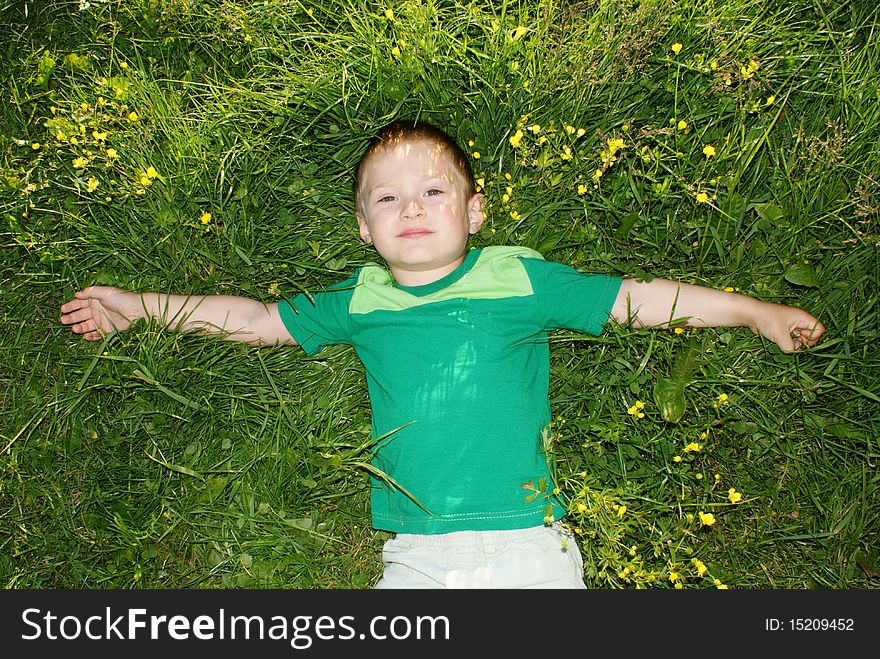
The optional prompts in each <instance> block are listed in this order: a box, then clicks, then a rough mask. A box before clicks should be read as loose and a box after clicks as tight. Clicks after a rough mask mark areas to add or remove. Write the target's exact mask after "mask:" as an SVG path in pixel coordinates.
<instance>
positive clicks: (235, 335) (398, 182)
mask: <svg viewBox="0 0 880 659" xmlns="http://www.w3.org/2000/svg"><path fill="white" fill-rule="evenodd" d="M355 191H356V198H357V222H358V226H359V228H360V235H361V238H362V239H363V240H364V241H365V242H367V243H372V245H373V246H374V247H375V248H376V251H377V252H378V253H379V255H380V256H381V257H382V258H383V259H384V261H385V265H386V266H387V267H380V266H378V265H368V266H365V267H363V268H360V269H358V270H357V271H356V272H355V273H354V275H353V276H352V277H350V278H349V279H347V280H345V281H343V282H340V283H339V284H336V285H334V286H331V287H329V288H327V289H326V290H324V291H318V292H313V293H312V294H311V295H308V296H306V295H298V296H296V297H295V298H293V299H291V300H284V301H282V302H280V303H277V304H264V303H262V302H258V301H255V300H251V299H247V298H239V297H227V296H206V297H192V296H180V295H165V294H160V293H134V292H127V291H123V290H120V289H117V288H111V287H98V286H93V287H89V288H86V289H85V290H83V291H80V292H78V293H76V295H75V298H74V299H73V300H71V301H69V302H67V303H66V304H64V305H63V306H62V307H61V312H62V314H63V315H62V317H61V322H62V323H64V324H68V325H71V326H72V330H73V331H74V332H75V333H77V334H81V335H82V336H83V338H85V339H87V340H96V339H99V338H101V337H102V336H103V335H105V334H107V333H109V332H113V331H122V330H125V329H127V328H128V327H129V326H130V325H131V324H132V323H133V322H135V321H137V320H138V319H141V318H152V319H157V320H159V321H160V322H161V323H163V324H165V325H166V326H167V327H168V328H169V329H173V330H193V331H198V332H202V333H207V334H219V335H221V336H222V337H223V338H226V339H231V340H234V341H243V342H247V343H251V344H255V345H276V344H288V345H299V346H300V347H301V348H302V349H303V350H304V351H305V352H306V353H308V354H309V355H312V354H315V353H317V352H319V351H320V350H321V349H322V348H324V347H325V346H327V345H330V344H334V343H345V344H350V345H352V346H354V349H355V350H356V352H357V354H358V356H359V358H360V359H361V361H362V362H363V364H364V367H365V371H366V377H367V384H368V391H369V395H370V403H371V408H372V413H373V419H372V431H373V433H374V435H373V436H374V437H384V439H383V440H382V442H380V444H379V446H378V447H377V449H376V452H375V456H374V463H375V465H376V467H377V468H378V469H381V470H382V471H384V472H385V473H386V474H388V476H390V477H391V479H393V481H394V482H395V483H397V484H398V486H399V487H395V486H392V485H389V484H388V483H385V482H379V481H376V480H374V482H373V490H372V495H371V509H372V518H373V519H372V521H373V526H374V527H375V528H377V529H383V530H387V531H391V532H394V533H395V534H396V536H395V537H393V538H391V539H390V540H388V541H387V542H386V544H385V547H384V549H383V561H384V563H385V571H384V574H383V577H382V579H381V580H380V581H379V583H378V584H377V586H376V587H378V588H404V587H410V588H456V587H462V588H468V587H470V588H527V587H533V588H535V587H537V588H583V587H584V582H583V564H582V560H581V556H580V554H579V551H578V549H577V545H576V543H575V542H574V541H567V540H570V535H569V533H568V531H567V530H566V529H565V527H564V526H563V525H562V524H560V523H559V522H556V521H554V520H559V519H560V518H562V517H563V515H564V514H565V510H564V508H563V507H562V505H561V503H560V502H559V501H556V500H555V499H554V498H553V497H552V496H551V497H550V503H551V504H552V513H551V514H550V515H548V514H547V510H546V507H547V505H548V501H547V500H541V499H538V500H534V501H532V502H530V503H527V502H526V495H527V494H528V492H527V491H526V490H524V489H523V487H522V486H523V484H526V483H529V482H532V483H538V482H539V481H540V479H542V478H543V479H546V482H547V483H550V484H551V487H550V488H549V489H548V492H550V491H551V490H552V478H551V475H550V470H549V468H548V465H547V459H546V456H545V455H544V454H543V453H542V452H541V450H540V436H541V431H542V429H543V428H544V427H545V426H546V424H547V423H548V422H549V420H550V406H549V400H548V379H549V348H548V342H547V341H546V337H547V332H548V331H550V330H553V329H557V328H567V329H571V330H575V331H579V332H587V333H590V334H599V333H600V332H601V331H602V328H603V326H604V325H605V323H606V322H607V321H608V320H609V318H611V319H613V320H615V321H616V322H618V323H633V324H634V325H635V326H640V327H658V326H667V327H668V326H669V325H670V324H673V323H679V324H684V325H687V326H691V327H712V326H722V325H723V326H745V327H749V328H750V329H751V330H752V331H753V332H755V333H757V334H760V335H761V336H764V337H766V338H768V339H770V340H771V341H773V342H775V343H776V344H777V345H778V346H779V347H780V348H781V349H782V350H784V351H786V352H789V351H792V350H795V349H797V348H800V347H803V346H812V345H814V344H815V343H816V342H817V341H818V339H819V337H820V336H821V335H822V333H823V331H824V328H823V326H822V324H821V323H819V321H818V320H817V319H816V318H814V317H813V316H812V315H810V314H809V313H807V312H805V311H802V310H800V309H797V308H793V307H787V306H782V305H777V304H770V303H766V302H761V301H758V300H756V299H754V298H750V297H747V296H744V295H738V294H733V293H727V292H724V291H718V290H713V289H709V288H704V287H700V286H692V285H687V284H679V283H675V282H672V281H667V280H662V279H654V280H652V281H651V282H649V283H646V282H638V281H635V280H621V279H620V278H618V277H614V276H605V275H588V274H582V273H579V272H577V271H575V270H574V269H572V268H570V267H568V266H565V265H562V264H559V263H553V262H550V261H545V260H544V259H543V258H542V257H541V255H539V254H538V253H536V252H534V251H532V250H529V249H525V248H520V247H487V248H484V249H481V250H477V249H474V250H469V249H468V247H467V243H468V237H469V236H470V235H471V234H475V233H476V232H477V231H479V230H480V227H481V225H482V223H483V207H482V203H483V196H482V195H481V194H480V193H478V192H476V190H475V187H474V182H473V174H472V171H471V168H470V165H469V163H468V159H467V156H466V154H465V153H464V152H463V151H462V150H461V148H460V147H458V146H457V145H456V144H455V142H454V141H453V140H452V139H451V138H450V137H449V136H448V135H446V133H444V132H442V131H441V130H439V129H437V128H435V127H433V126H430V125H427V124H423V123H413V122H395V123H393V124H391V125H389V126H387V127H385V128H384V129H383V130H382V131H381V132H380V133H379V135H378V137H377V138H376V139H375V140H374V141H373V142H372V143H371V145H370V146H369V147H368V149H367V151H366V153H365V154H364V156H363V159H362V160H361V162H360V164H359V165H358V168H357V171H356V175H355ZM587 395H588V394H587ZM566 541H567V542H566Z"/></svg>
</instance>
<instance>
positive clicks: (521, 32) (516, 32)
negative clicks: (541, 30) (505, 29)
mask: <svg viewBox="0 0 880 659" xmlns="http://www.w3.org/2000/svg"><path fill="white" fill-rule="evenodd" d="M528 31H529V28H527V27H524V26H522V25H520V26H519V27H517V28H516V29H515V30H514V31H513V36H512V37H511V38H512V39H513V40H514V41H516V40H517V39H520V38H522V35H524V34H525V33H526V32H528Z"/></svg>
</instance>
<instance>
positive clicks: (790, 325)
mask: <svg viewBox="0 0 880 659" xmlns="http://www.w3.org/2000/svg"><path fill="white" fill-rule="evenodd" d="M751 329H752V331H753V332H755V333H756V334H760V335H761V336H763V337H765V338H767V339H770V340H771V341H773V342H774V343H775V344H776V345H778V346H779V348H780V350H782V351H783V352H793V351H795V350H798V349H799V348H805V347H806V348H809V347H812V346H814V345H816V343H817V342H818V341H819V338H820V337H821V336H822V334H823V333H824V332H825V326H824V325H822V323H820V322H819V321H818V320H817V319H816V318H815V317H814V316H813V315H812V314H809V313H807V312H806V311H804V310H803V309H798V308H797V307H787V306H784V305H781V304H772V303H764V305H763V306H762V308H761V309H760V313H758V314H756V316H755V319H754V324H753V325H752V326H751Z"/></svg>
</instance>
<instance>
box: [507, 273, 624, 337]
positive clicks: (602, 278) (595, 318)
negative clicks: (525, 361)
mask: <svg viewBox="0 0 880 659" xmlns="http://www.w3.org/2000/svg"><path fill="white" fill-rule="evenodd" d="M523 263H524V264H525V266H526V270H527V271H528V273H529V277H530V279H531V282H532V289H533V291H534V294H535V297H536V302H537V309H538V312H539V313H540V314H541V317H542V321H543V322H544V324H545V326H544V329H546V330H554V329H568V330H573V331H575V332H583V333H585V334H591V335H593V336H598V335H599V334H601V333H602V329H603V328H604V327H605V324H606V323H607V322H608V319H609V318H610V317H611V309H612V308H613V307H614V301H615V300H616V299H617V293H618V292H619V291H620V284H621V282H622V279H621V278H620V277H617V276H614V275H603V274H588V273H583V272H579V271H578V270H575V269H574V268H572V267H570V266H568V265H565V264H563V263H557V262H555V261H545V260H542V259H523Z"/></svg>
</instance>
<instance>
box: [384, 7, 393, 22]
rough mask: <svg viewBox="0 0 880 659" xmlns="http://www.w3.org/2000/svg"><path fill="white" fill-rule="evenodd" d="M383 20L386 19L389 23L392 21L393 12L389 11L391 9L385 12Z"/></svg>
mask: <svg viewBox="0 0 880 659" xmlns="http://www.w3.org/2000/svg"><path fill="white" fill-rule="evenodd" d="M385 18H387V19H388V20H389V21H393V20H394V10H393V9H391V7H389V8H388V9H386V10H385Z"/></svg>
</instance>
